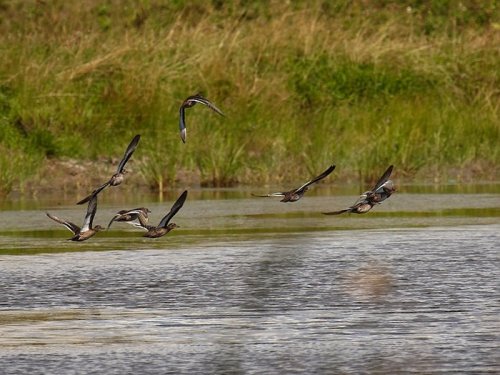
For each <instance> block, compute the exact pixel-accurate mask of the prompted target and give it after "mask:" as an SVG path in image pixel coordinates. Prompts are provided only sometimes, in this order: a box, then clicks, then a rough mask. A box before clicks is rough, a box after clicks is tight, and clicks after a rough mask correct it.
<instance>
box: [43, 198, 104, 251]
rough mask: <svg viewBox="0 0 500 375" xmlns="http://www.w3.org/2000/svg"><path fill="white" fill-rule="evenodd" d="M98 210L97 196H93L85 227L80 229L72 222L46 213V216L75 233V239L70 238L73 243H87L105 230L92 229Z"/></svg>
mask: <svg viewBox="0 0 500 375" xmlns="http://www.w3.org/2000/svg"><path fill="white" fill-rule="evenodd" d="M96 210H97V196H93V197H92V198H91V199H90V202H89V204H88V207H87V214H86V215H85V219H84V220H83V226H82V227H81V228H80V227H79V226H78V225H76V224H73V223H72V222H71V221H66V220H63V219H59V218H58V217H57V216H53V215H51V214H49V213H48V212H46V215H47V216H48V217H49V218H51V219H52V220H54V221H56V222H58V223H59V224H62V225H64V226H65V227H66V228H67V229H69V230H70V231H71V232H72V233H73V237H71V238H69V240H71V241H85V240H88V239H89V238H90V237H92V236H93V235H94V234H96V233H97V232H99V231H101V230H103V229H104V228H103V227H101V226H100V225H96V226H95V227H92V222H93V221H94V216H95V213H96Z"/></svg>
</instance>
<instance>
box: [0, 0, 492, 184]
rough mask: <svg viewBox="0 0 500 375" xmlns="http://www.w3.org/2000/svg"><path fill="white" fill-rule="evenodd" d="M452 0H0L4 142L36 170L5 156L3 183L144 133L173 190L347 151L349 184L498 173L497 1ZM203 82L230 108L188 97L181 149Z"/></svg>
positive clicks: (160, 177)
mask: <svg viewBox="0 0 500 375" xmlns="http://www.w3.org/2000/svg"><path fill="white" fill-rule="evenodd" d="M445 3H446V6H443V5H442V4H443V2H442V1H437V0H436V1H428V2H424V3H421V2H415V3H414V4H413V5H412V6H411V7H410V6H400V5H397V4H395V3H394V2H392V1H379V2H377V3H376V5H371V6H367V5H366V2H363V1H337V2H321V1H317V2H314V3H312V4H311V2H301V1H299V2H293V4H292V5H287V4H284V3H282V2H274V1H273V2H270V3H269V2H264V1H262V2H260V1H258V2H252V4H249V5H247V6H241V5H240V4H239V3H238V2H224V3H220V2H217V1H213V2H205V1H204V2H201V1H196V0H190V1H187V0H186V1H176V2H167V3H165V2H160V1H132V0H127V1H123V2H120V4H118V3H114V2H113V1H110V2H105V3H103V2H101V1H97V0H89V1H86V2H85V4H83V3H82V2H79V1H63V0H54V1H50V2H38V1H17V0H11V1H3V2H0V19H1V21H0V49H1V51H2V64H0V129H1V130H0V146H1V150H4V151H5V150H8V152H9V153H12V154H13V155H16V158H17V159H16V160H18V163H20V164H22V165H23V166H25V168H19V167H15V166H14V165H16V164H15V163H9V162H8V159H7V157H6V156H5V152H4V153H2V154H3V155H2V156H1V158H3V161H2V162H1V163H2V172H3V171H4V170H5V171H7V170H9V168H10V170H11V172H8V173H7V172H6V173H2V174H3V175H5V176H11V177H2V180H1V181H0V184H1V185H2V190H3V191H9V190H11V189H12V188H15V187H16V186H17V187H19V186H22V184H23V182H24V181H26V179H32V180H33V179H34V178H35V179H36V178H37V177H36V176H37V174H36V173H34V171H36V170H37V169H38V168H42V167H43V165H44V163H50V162H52V161H53V160H54V159H57V158H61V157H73V158H78V159H93V158H97V157H99V156H103V155H110V154H111V155H114V154H119V153H120V152H122V151H123V147H124V145H126V144H127V142H128V140H129V139H130V138H131V137H132V136H133V135H134V134H137V133H141V134H143V141H142V142H141V146H140V148H141V149H143V151H142V152H138V153H137V154H136V155H134V159H136V160H137V161H138V162H139V164H140V169H141V172H142V174H143V176H144V179H145V181H146V183H147V184H148V185H150V186H151V187H153V188H157V189H162V188H163V187H165V186H166V185H170V184H173V183H174V184H175V183H182V182H183V181H186V176H196V178H195V180H196V181H198V182H199V183H201V184H203V185H213V186H225V185H232V184H236V183H249V184H255V183H270V182H273V183H276V182H281V181H282V180H295V179H300V180H302V179H303V178H304V176H309V175H314V174H317V173H318V172H319V171H321V170H323V169H324V168H326V166H328V165H329V164H331V163H335V164H337V166H338V168H337V171H336V174H337V175H339V176H341V177H343V178H348V179H359V178H361V179H363V180H372V179H374V178H376V176H377V175H378V174H379V173H380V171H381V170H383V169H385V167H386V166H387V165H388V164H395V165H397V170H398V172H399V173H400V175H401V176H405V177H407V178H424V176H427V178H431V179H446V178H449V177H450V178H451V177H453V178H456V177H457V176H463V175H464V170H472V172H471V173H472V175H471V176H472V177H474V176H475V177H480V178H486V179H494V178H497V177H498V174H497V172H498V167H496V166H498V165H499V161H500V155H499V151H498V141H499V139H500V134H499V132H500V130H499V128H500V125H499V119H498V117H499V116H498V114H499V103H500V100H499V99H500V90H499V87H500V75H499V73H498V72H500V50H499V49H498V45H499V44H500V32H499V20H498V9H497V5H496V3H495V2H494V1H486V2H481V4H478V3H477V2H475V1H473V0H470V1H462V2H445ZM199 91H201V92H202V93H204V94H205V95H206V96H207V97H208V98H209V99H210V100H212V101H213V102H215V103H216V104H217V105H218V106H219V107H220V108H221V109H222V110H223V111H224V112H225V114H226V117H225V118H219V116H217V115H215V114H213V113H212V112H211V111H209V110H207V109H206V108H201V107H200V106H196V107H194V108H192V109H189V110H188V111H187V123H188V125H187V126H188V143H187V144H185V145H183V144H181V142H180V139H179V135H178V129H177V123H178V107H179V105H180V103H181V102H182V100H183V99H184V98H185V97H186V96H188V95H191V94H194V93H196V92H199ZM14 138H15V139H16V142H12V141H9V140H8V139H14ZM138 151H139V150H138ZM491 166H494V167H493V171H491ZM4 168H5V169H4ZM21 170H22V171H21ZM25 171H28V172H26V173H25ZM453 174H455V176H453ZM469 174H470V173H469ZM33 176H35V177H33Z"/></svg>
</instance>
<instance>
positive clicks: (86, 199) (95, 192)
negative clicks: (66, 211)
mask: <svg viewBox="0 0 500 375" xmlns="http://www.w3.org/2000/svg"><path fill="white" fill-rule="evenodd" d="M109 182H110V181H108V182H106V183H105V184H103V185H101V186H99V187H98V188H97V189H95V190H94V191H93V192H92V193H90V194H89V195H87V196H86V197H85V198H83V199H82V200H81V201H79V202H77V203H76V204H84V203H87V202H88V201H90V200H91V199H92V198H93V197H96V196H97V194H99V193H100V192H101V191H102V190H104V188H105V187H106V186H108V185H109Z"/></svg>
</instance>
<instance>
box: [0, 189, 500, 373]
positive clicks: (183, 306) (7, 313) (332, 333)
mask: <svg viewBox="0 0 500 375" xmlns="http://www.w3.org/2000/svg"><path fill="white" fill-rule="evenodd" d="M351 198H352V197H341V198H337V199H330V198H325V197H323V198H321V197H314V196H313V197H308V199H306V198H304V199H303V200H302V201H300V205H298V204H297V205H283V204H281V203H278V202H274V201H269V200H264V201H265V202H264V201H263V200H257V201H256V200H254V199H244V198H235V199H223V200H192V201H188V202H187V203H186V207H185V208H183V210H181V212H180V213H179V214H178V216H176V218H175V219H176V220H174V221H176V222H177V223H178V224H179V225H181V229H179V230H177V231H174V232H172V233H171V234H169V235H168V236H166V237H163V238H161V239H157V240H150V239H143V238H142V237H140V234H141V232H137V231H135V230H133V229H131V228H130V227H129V226H127V225H125V224H121V223H118V224H117V226H116V229H115V230H113V231H110V232H108V233H98V234H97V236H96V237H95V238H92V239H91V240H89V241H87V242H86V243H81V244H75V243H72V242H68V241H65V238H68V237H69V236H68V234H69V232H67V231H63V230H60V229H59V227H57V225H54V223H52V222H50V221H49V220H48V219H47V218H46V217H44V211H43V210H25V211H10V212H8V211H2V212H0V225H1V227H2V228H3V232H0V254H4V255H0V271H1V272H0V369H1V370H0V373H2V374H26V373H30V374H36V373H40V374H42V373H43V374H47V373H61V374H69V373H96V374H125V373H134V374H138V373H158V374H164V373H175V374H178V373H184V374H195V373H196V374H215V373H217V374H227V373H235V374H236V373H243V374H274V373H275V374H289V373H301V374H313V373H315V374H316V373H318V374H321V373H324V374H332V373H344V374H345V373H349V374H359V373H381V374H393V373H411V372H415V373H425V374H428V373H452V374H456V373H467V374H478V373H499V372H500V356H499V346H500V345H499V344H500V329H499V328H500V318H499V317H500V290H499V281H498V280H500V267H499V264H500V262H499V260H500V259H499V254H500V250H499V248H500V222H499V208H500V199H499V196H498V195H495V194H477V195H473V196H464V195H461V194H449V195H446V194H439V195H435V194H434V195H433V194H420V195H413V194H399V196H395V197H394V198H395V199H393V198H391V200H390V201H387V202H386V203H387V204H384V205H381V206H379V207H376V209H374V212H372V213H370V214H368V215H364V216H355V215H351V216H345V217H331V216H324V215H321V214H320V212H321V211H323V210H325V209H333V208H337V207H339V206H340V207H342V204H345V203H346V202H347V203H349V202H350V201H351V200H352V199H351ZM465 198H467V199H465ZM169 205H171V202H166V203H161V204H160V203H152V204H151V205H150V206H151V207H150V208H151V209H152V210H153V213H154V215H153V216H154V218H153V219H152V221H155V220H159V218H160V217H161V216H162V214H163V213H164V212H162V211H166V210H168V206H169ZM133 206H134V204H132V205H130V207H133ZM135 206H136V205H135ZM126 207H128V205H127V206H126ZM165 207H167V209H166V208H165ZM120 208H124V207H120ZM47 209H50V211H51V212H52V211H54V212H55V213H57V214H58V215H60V216H62V217H68V218H70V219H74V221H76V222H78V218H79V217H82V209H81V208H76V209H75V208H74V207H73V206H62V207H61V208H57V207H55V208H54V207H47ZM118 209H119V208H118ZM116 210H117V207H114V206H112V205H106V204H103V205H101V206H100V208H99V212H98V218H99V219H101V220H97V222H104V223H106V222H107V221H108V220H109V217H110V215H112V213H113V212H115V211H116ZM13 219H15V220H13ZM19 223H23V225H22V226H21V225H19ZM472 224H473V225H472ZM9 225H10V226H9ZM80 250H86V251H80ZM9 254H10V255H9ZM12 254H33V255H29V256H26V255H12Z"/></svg>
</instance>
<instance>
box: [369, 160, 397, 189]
mask: <svg viewBox="0 0 500 375" xmlns="http://www.w3.org/2000/svg"><path fill="white" fill-rule="evenodd" d="M393 168H394V166H393V165H390V166H389V168H387V170H386V171H385V172H384V174H383V175H382V177H380V178H379V180H378V181H377V183H376V184H375V186H374V187H373V190H372V191H377V190H378V189H380V187H381V186H382V185H383V184H385V183H386V182H387V180H388V179H389V177H391V173H392V169H393Z"/></svg>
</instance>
